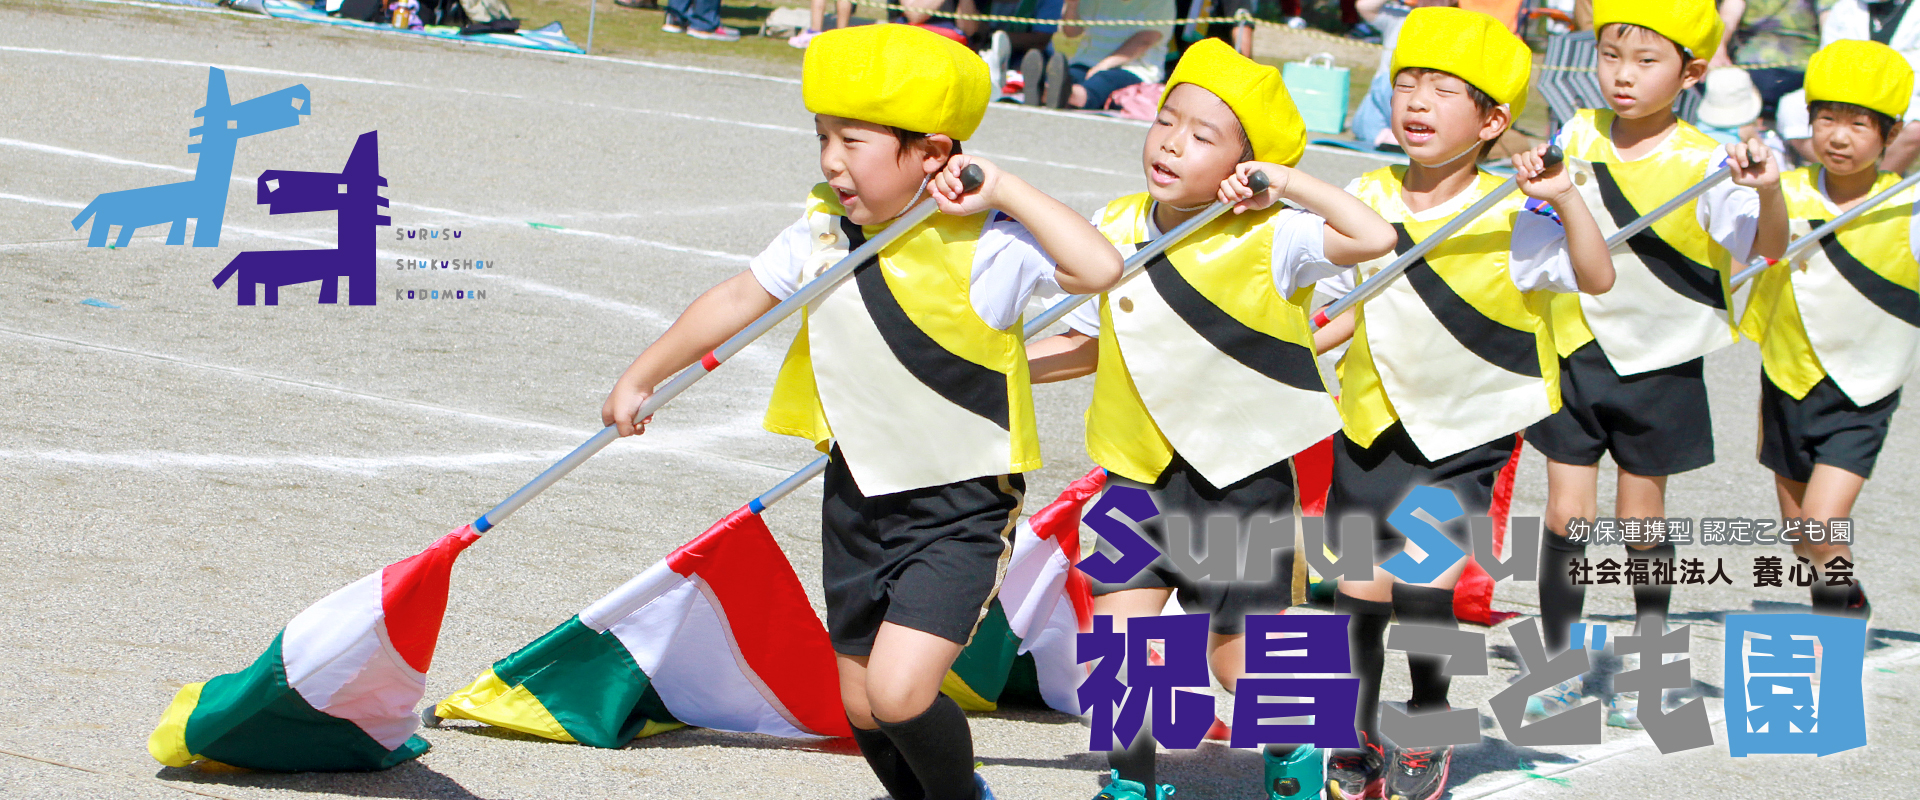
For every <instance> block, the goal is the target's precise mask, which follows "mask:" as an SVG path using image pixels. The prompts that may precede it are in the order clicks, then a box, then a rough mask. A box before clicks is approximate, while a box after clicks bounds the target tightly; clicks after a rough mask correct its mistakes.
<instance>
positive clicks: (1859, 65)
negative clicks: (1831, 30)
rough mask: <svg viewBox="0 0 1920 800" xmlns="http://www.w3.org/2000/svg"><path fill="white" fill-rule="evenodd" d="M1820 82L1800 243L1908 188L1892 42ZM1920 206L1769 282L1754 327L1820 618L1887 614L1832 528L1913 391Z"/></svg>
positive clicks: (1794, 191)
mask: <svg viewBox="0 0 1920 800" xmlns="http://www.w3.org/2000/svg"><path fill="white" fill-rule="evenodd" d="M1806 86H1807V113H1808V116H1809V118H1810V120H1811V122H1812V126H1813V136H1812V141H1811V144H1812V149H1813V154H1814V157H1815V158H1817V159H1819V163H1818V165H1808V166H1806V167H1802V168H1800V169H1796V170H1793V171H1792V172H1788V173H1787V174H1785V175H1782V176H1780V186H1781V188H1782V189H1783V190H1784V191H1785V193H1786V197H1787V213H1788V214H1789V215H1790V216H1791V217H1792V219H1793V232H1794V234H1795V235H1796V236H1799V235H1803V234H1805V233H1807V232H1808V231H1809V230H1811V228H1812V227H1813V226H1816V225H1819V224H1821V222H1822V221H1823V220H1829V219H1832V218H1833V217H1834V215H1836V214H1839V213H1841V212H1844V211H1847V210H1849V209H1851V208H1853V207H1854V206H1856V205H1858V204H1859V203H1860V202H1861V201H1863V200H1865V199H1867V198H1868V197H1871V196H1873V195H1877V194H1879V193H1880V192H1882V191H1884V190H1886V189H1887V188H1888V187H1890V186H1892V185H1893V184H1894V183H1896V182H1897V181H1898V180H1899V179H1900V176H1899V175H1898V174H1897V173H1892V172H1882V171H1880V170H1879V169H1878V168H1877V166H1878V164H1879V160H1880V156H1881V154H1882V153H1883V152H1884V151H1885V148H1886V146H1887V143H1888V142H1891V141H1893V137H1894V136H1895V135H1897V134H1898V133H1899V132H1900V128H1901V123H1900V118H1901V117H1902V116H1904V115H1905V114H1906V111H1907V104H1908V98H1909V97H1910V96H1911V93H1912V91H1913V68H1912V67H1910V66H1908V64H1907V61H1906V59H1904V58H1902V57H1901V55H1900V53H1899V52H1897V51H1895V50H1894V49H1893V48H1891V47H1888V46H1886V45H1884V44H1880V43H1878V42H1869V41H1859V40H1842V41H1838V42H1834V43H1833V44H1830V45H1827V46H1826V47H1824V48H1822V49H1821V50H1820V52H1818V53H1816V54H1814V56H1813V59H1812V60H1811V61H1810V62H1809V63H1808V64H1807V84H1806ZM1916 200H1920V189H1908V190H1905V191H1903V192H1901V193H1900V194H1898V195H1895V196H1894V197H1892V198H1891V199H1889V200H1887V201H1885V202H1884V203H1883V204H1881V205H1879V206H1877V207H1875V209H1874V210H1873V211H1870V212H1868V213H1867V214H1865V215H1864V216H1861V217H1860V218H1859V219H1857V220H1855V221H1853V222H1851V223H1848V224H1847V225H1846V226H1845V227H1843V228H1841V229H1840V230H1839V231H1837V232H1835V233H1834V234H1832V235H1830V236H1828V237H1827V238H1826V239H1825V240H1823V241H1822V242H1821V246H1820V247H1819V248H1818V249H1816V250H1814V251H1813V254H1812V255H1811V256H1809V257H1807V258H1806V259H1805V260H1804V261H1800V262H1797V263H1794V264H1792V265H1791V266H1789V265H1786V264H1778V265H1775V266H1773V267H1772V268H1770V269H1768V270H1767V271H1766V272H1763V273H1761V275H1760V277H1759V278H1757V279H1756V281H1755V285H1754V287H1753V293H1752V294H1751V295H1750V300H1749V301H1748V304H1747V310H1746V314H1745V316H1744V317H1743V318H1742V320H1741V330H1742V332H1744V333H1746V334H1747V336H1748V337H1750V338H1752V339H1753V340H1754V341H1757V342H1759V343H1760V363H1761V365H1762V373H1761V376H1760V463H1761V464H1763V465H1765V466H1766V467H1767V468H1768V469H1770V470H1773V473H1774V487H1775V489H1776V491H1777V492H1778V494H1779V496H1780V516H1781V518H1782V519H1784V520H1789V521H1800V520H1804V522H1803V523H1802V524H1800V525H1799V526H1797V527H1799V531H1798V536H1797V538H1798V539H1799V541H1797V542H1795V543H1794V545H1793V552H1794V555H1795V556H1798V557H1799V558H1800V559H1801V560H1802V561H1805V562H1809V563H1808V564H1803V565H1802V566H1805V567H1808V568H1810V569H1813V570H1816V571H1817V572H1818V574H1819V578H1818V579H1817V580H1815V581H1814V582H1813V585H1812V586H1811V587H1810V588H1811V591H1812V594H1813V598H1812V599H1813V610H1814V613H1817V614H1833V615H1839V616H1852V617H1860V618H1868V617H1871V615H1872V613H1873V607H1872V606H1871V605H1870V604H1868V602H1867V596H1866V593H1865V592H1863V591H1861V588H1860V583H1859V581H1858V580H1851V579H1850V575H1849V579H1847V580H1840V579H1838V578H1839V576H1838V574H1837V573H1843V572H1844V573H1851V571H1852V567H1853V549H1852V547H1851V536H1850V535H1849V537H1848V540H1847V541H1845V542H1843V541H1840V540H1839V538H1838V537H1837V536H1835V535H1834V534H1833V529H1832V526H1831V525H1830V524H1829V523H1830V521H1831V520H1834V519H1836V518H1848V517H1851V516H1852V514H1853V501H1854V500H1855V499H1857V498H1858V497H1859V496H1860V489H1861V488H1862V487H1863V486H1864V485H1865V484H1866V482H1867V478H1868V477H1869V476H1871V475H1872V474H1873V462H1874V459H1875V457H1876V456H1878V455H1879V454H1880V445H1881V443H1882V442H1884V441H1885V440H1886V437H1887V427H1888V425H1889V424H1890V422H1891V419H1892V417H1893V411H1894V409H1896V408H1898V407H1899V406H1900V385H1901V384H1903V383H1905V382H1906V380H1907V378H1908V377H1910V376H1912V375H1913V374H1914V371H1915V369H1916V368H1920V296H1917V295H1916V294H1915V292H1916V289H1920V216H1916V215H1915V214H1914V211H1915V206H1914V203H1915V201H1916ZM1850 533H1851V532H1850V531H1849V534H1850ZM1782 538H1786V535H1784V533H1783V536H1782ZM1829 571H1832V572H1834V573H1836V575H1835V576H1834V579H1829V577H1828V573H1829Z"/></svg>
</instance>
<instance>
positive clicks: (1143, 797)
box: [1093, 769, 1173, 800]
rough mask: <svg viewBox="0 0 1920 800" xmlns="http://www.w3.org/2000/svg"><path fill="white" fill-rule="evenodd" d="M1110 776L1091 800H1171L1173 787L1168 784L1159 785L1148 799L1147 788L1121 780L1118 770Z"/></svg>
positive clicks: (1133, 782) (1138, 783) (1135, 782)
mask: <svg viewBox="0 0 1920 800" xmlns="http://www.w3.org/2000/svg"><path fill="white" fill-rule="evenodd" d="M1111 775H1112V777H1110V778H1108V780H1107V785H1106V786H1103V787H1101V788H1100V793H1099V794H1096V795H1094V796H1093V800H1173V787H1172V786H1170V785H1168V784H1164V783H1163V784H1160V786H1159V787H1157V788H1156V789H1155V790H1154V792H1153V797H1152V798H1148V797H1147V787H1145V786H1141V785H1140V782H1139V781H1123V780H1121V779H1120V770H1117V769H1116V770H1112V771H1111Z"/></svg>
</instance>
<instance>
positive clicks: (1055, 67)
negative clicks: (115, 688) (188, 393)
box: [1041, 53, 1073, 108]
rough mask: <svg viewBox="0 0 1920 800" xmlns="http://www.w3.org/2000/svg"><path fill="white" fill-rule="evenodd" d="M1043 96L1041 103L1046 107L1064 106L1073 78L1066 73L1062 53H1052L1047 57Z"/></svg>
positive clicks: (1065, 64) (1065, 63)
mask: <svg viewBox="0 0 1920 800" xmlns="http://www.w3.org/2000/svg"><path fill="white" fill-rule="evenodd" d="M1045 84H1046V86H1045V96H1043V97H1042V98H1041V102H1042V104H1044V105H1045V106H1046V107H1048V108H1066V107H1067V96H1068V95H1070V94H1072V92H1073V78H1071V77H1069V76H1068V75H1067V57H1066V55H1065V54H1063V53H1054V54H1053V57H1052V58H1049V59H1047V78H1046V81H1045Z"/></svg>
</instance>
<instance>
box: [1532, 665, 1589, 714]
mask: <svg viewBox="0 0 1920 800" xmlns="http://www.w3.org/2000/svg"><path fill="white" fill-rule="evenodd" d="M1586 690H1587V687H1586V681H1585V680H1584V679H1583V677H1582V676H1579V675H1575V676H1573V677H1571V678H1568V679H1566V680H1564V681H1561V682H1559V683H1557V684H1554V686H1553V687H1552V688H1550V689H1548V690H1546V691H1544V692H1541V693H1540V694H1537V695H1534V696H1532V697H1529V698H1527V713H1526V718H1525V719H1526V721H1527V722H1537V721H1539V720H1541V719H1545V718H1547V717H1551V716H1553V715H1555V714H1558V713H1560V712H1562V711H1565V710H1567V709H1569V708H1572V707H1574V706H1577V705H1579V704H1580V701H1581V699H1583V697H1584V696H1585V695H1586Z"/></svg>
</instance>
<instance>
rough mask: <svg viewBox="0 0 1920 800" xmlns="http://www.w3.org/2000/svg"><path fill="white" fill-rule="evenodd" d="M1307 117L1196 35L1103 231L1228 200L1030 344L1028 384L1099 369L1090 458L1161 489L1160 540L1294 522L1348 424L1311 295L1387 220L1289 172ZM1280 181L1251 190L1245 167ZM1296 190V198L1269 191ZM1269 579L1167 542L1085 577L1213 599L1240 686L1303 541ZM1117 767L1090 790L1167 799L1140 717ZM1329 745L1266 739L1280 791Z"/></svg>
mask: <svg viewBox="0 0 1920 800" xmlns="http://www.w3.org/2000/svg"><path fill="white" fill-rule="evenodd" d="M1304 147H1305V128H1304V125H1303V123H1302V122H1301V120H1300V116H1299V113H1298V112H1297V111H1296V110H1295V109H1294V106H1293V101H1292V99H1291V98H1289V97H1288V95H1287V90H1286V86H1285V85H1284V84H1283V83H1281V80H1280V73H1279V71H1278V70H1276V69H1274V68H1272V67H1268V66H1262V65H1260V64H1257V63H1255V62H1253V61H1252V60H1250V59H1247V58H1245V57H1243V56H1241V55H1239V54H1238V53H1235V52H1234V51H1233V49H1232V48H1231V47H1229V46H1228V45H1227V44H1226V43H1225V42H1222V41H1220V40H1218V39H1205V40H1201V41H1199V42H1196V43H1195V44H1194V45H1193V46H1192V47H1189V48H1188V49H1187V52H1186V54H1185V55H1184V56H1183V57H1182V58H1181V60H1180V63H1179V65H1178V66H1177V67H1176V68H1175V69H1174V72H1173V76H1172V78H1171V79H1170V80H1169V81H1168V82H1167V92H1166V94H1165V95H1164V96H1163V97H1162V99H1161V105H1160V109H1159V113H1158V116H1157V117H1156V118H1155V119H1154V123H1153V125H1152V127H1150V128H1149V129H1148V131H1147V141H1146V147H1145V149H1144V151H1143V152H1142V154H1141V168H1142V170H1144V171H1145V172H1146V176H1147V190H1146V191H1144V192H1141V193H1139V194H1135V195H1130V196H1127V197H1123V198H1120V199H1119V200H1115V201H1113V202H1111V203H1108V204H1107V205H1106V207H1104V208H1102V209H1101V210H1100V211H1099V212H1098V213H1096V214H1095V215H1094V221H1095V223H1096V224H1097V225H1098V226H1099V228H1100V231H1101V232H1102V233H1103V234H1105V235H1106V237H1107V238H1108V239H1109V240H1111V241H1113V242H1114V243H1116V244H1118V245H1120V246H1121V247H1123V248H1125V249H1127V250H1129V251H1131V250H1132V248H1133V247H1134V246H1135V245H1136V244H1139V243H1142V242H1147V241H1151V240H1153V239H1154V238H1156V237H1158V236H1160V234H1161V232H1163V231H1166V230H1170V229H1172V228H1173V227H1174V226H1175V225H1178V224H1180V223H1181V222H1183V221H1185V220H1187V219H1188V218H1190V217H1192V216H1193V215H1195V214H1197V213H1199V212H1200V211H1201V210H1202V209H1205V208H1206V207H1207V206H1208V205H1209V204H1211V203H1213V202H1214V201H1215V200H1216V199H1218V200H1219V201H1220V202H1225V203H1235V204H1236V205H1235V207H1234V213H1233V214H1231V215H1225V216H1222V217H1221V218H1219V219H1217V220H1215V221H1214V222H1212V223H1210V224H1209V225H1207V226H1206V227H1203V228H1201V229H1200V230H1198V231H1196V232H1194V233H1193V234H1192V235H1191V236H1189V237H1188V238H1187V239H1186V240H1185V241H1183V242H1181V243H1180V244H1177V245H1174V246H1173V248H1172V249H1170V250H1169V251H1168V252H1167V254H1166V255H1165V257H1164V258H1163V259H1161V260H1157V261H1155V262H1154V263H1153V264H1152V265H1150V266H1149V267H1148V268H1147V269H1146V272H1145V274H1142V275H1138V276H1136V277H1135V278H1133V279H1132V280H1129V281H1128V282H1127V283H1126V284H1124V285H1122V286H1120V287H1119V288H1117V289H1114V290H1112V291H1111V292H1108V293H1107V294H1105V295H1103V296H1101V298H1100V301H1099V303H1098V304H1097V305H1096V304H1094V303H1088V304H1086V305H1083V306H1081V307H1080V308H1079V309H1077V310H1076V311H1075V313H1074V314H1073V315H1071V316H1069V317H1068V326H1069V327H1070V328H1071V331H1070V332H1068V333H1066V334H1063V335H1060V336H1054V337H1050V338H1048V339H1044V340H1041V341H1039V342H1035V343H1034V344H1033V345H1032V346H1031V347H1029V348H1028V353H1029V355H1030V356H1031V357H1032V358H1033V375H1034V380H1035V381H1036V382H1043V383H1044V382H1050V381H1058V380H1066V379H1069V378H1075V377H1080V376H1082V375H1086V374H1088V373H1095V372H1097V376H1096V378H1095V380H1094V391H1093V404H1092V405H1091V406H1090V407H1088V409H1087V414H1086V418H1087V454H1088V455H1089V456H1091V457H1092V458H1093V460H1094V461H1095V462H1096V463H1098V464H1100V465H1101V466H1102V467H1105V468H1106V469H1107V475H1108V477H1107V480H1108V482H1109V487H1110V488H1113V487H1129V488H1134V489H1142V490H1146V491H1148V492H1150V493H1151V494H1152V496H1153V498H1154V501H1155V503H1156V505H1157V506H1158V508H1159V511H1160V514H1161V516H1160V517H1158V518H1156V519H1155V520H1153V521H1150V522H1147V523H1146V524H1144V525H1142V526H1141V527H1142V528H1143V529H1144V532H1145V533H1146V535H1147V537H1148V538H1149V539H1150V540H1152V541H1153V542H1154V543H1155V544H1156V545H1157V546H1159V547H1160V549H1161V550H1162V552H1165V551H1166V549H1167V540H1166V532H1165V526H1164V524H1163V523H1164V520H1165V519H1166V517H1167V516H1168V515H1181V516H1185V517H1186V518H1188V519H1189V520H1192V522H1193V525H1194V527H1195V529H1196V530H1198V529H1200V528H1201V527H1202V526H1203V525H1204V524H1205V520H1206V518H1207V517H1208V516H1209V515H1212V514H1227V515H1231V516H1233V517H1236V518H1238V519H1240V520H1241V522H1242V523H1243V525H1244V523H1245V522H1246V521H1247V520H1249V519H1252V518H1253V517H1255V516H1259V517H1264V518H1288V517H1290V516H1291V515H1292V514H1293V510H1294V505H1295V499H1296V498H1295V496H1294V474H1293V466H1292V462H1291V457H1292V455H1293V454H1294V453H1297V452H1299V451H1301V450H1303V449H1305V448H1307V447H1308V446H1310V445H1312V444H1313V443H1315V442H1317V441H1319V440H1321V439H1323V438H1325V437H1326V436H1327V435H1328V434H1330V433H1332V432H1333V431H1334V430H1335V429H1336V428H1338V427H1339V426H1340V416H1339V411H1338V410H1337V409H1336V408H1335V407H1334V404H1333V400H1332V399H1331V398H1330V397H1329V396H1328V394H1327V387H1326V385H1325V383H1324V381H1322V380H1321V377H1320V373H1319V370H1318V368H1317V367H1316V366H1315V364H1314V359H1313V350H1312V337H1311V330H1312V329H1311V327H1310V326H1309V323H1308V321H1307V316H1306V306H1305V304H1306V302H1307V301H1308V300H1309V299H1310V298H1311V296H1312V290H1313V285H1314V281H1316V280H1318V279H1320V278H1323V277H1326V276H1328V275H1332V274H1334V273H1336V272H1338V271H1340V270H1343V269H1346V267H1344V266H1340V265H1345V264H1353V263H1357V262H1360V261H1366V260H1368V259H1371V258H1374V257H1377V256H1379V255H1380V254H1382V253H1385V252H1387V251H1388V250H1389V249H1390V248H1391V247H1392V246H1393V229H1392V228H1390V227H1388V226H1387V224H1386V222H1385V221H1384V220H1382V219H1381V218H1380V215H1378V214H1375V213H1373V211H1371V210H1369V209H1368V208H1367V207H1366V206H1365V205H1362V204H1361V203H1360V202H1359V201H1358V200H1355V199H1354V198H1353V197H1352V196H1351V195H1348V194H1346V193H1344V192H1341V191H1340V190H1339V189H1336V188H1334V187H1332V186H1330V185H1328V184H1327V183H1325V182H1323V181H1321V180H1319V179H1316V178H1314V177H1313V176H1311V175H1307V174H1306V173H1303V172H1300V171H1298V170H1296V169H1294V168H1293V165H1294V164H1296V163H1298V162H1299V160H1300V156H1301V154H1302V152H1303V151H1304ZM1255 171H1259V172H1264V173H1266V175H1267V178H1268V179H1269V180H1270V181H1271V187H1270V188H1269V189H1268V190H1267V191H1266V192H1265V193H1263V194H1258V195H1256V194H1254V193H1253V191H1252V190H1251V189H1250V188H1249V187H1248V186H1247V177H1248V176H1249V175H1251V174H1252V173H1253V172H1255ZM1281 200H1286V201H1288V202H1290V203H1293V204H1295V205H1297V206H1299V207H1300V208H1288V207H1284V206H1280V205H1277V203H1278V201H1281ZM1273 569H1274V576H1275V577H1274V580H1273V581H1272V582H1270V583H1267V584H1261V583H1242V582H1234V581H1223V582H1216V581H1211V580H1195V579H1194V578H1192V577H1189V576H1186V575H1182V574H1181V573H1180V572H1179V571H1178V570H1177V569H1175V568H1174V567H1172V566H1171V565H1170V564H1169V562H1168V561H1167V560H1166V558H1165V557H1164V556H1163V557H1162V558H1161V559H1160V560H1158V561H1155V562H1154V563H1153V565H1151V566H1149V567H1148V568H1147V569H1145V570H1143V571H1142V572H1141V573H1140V574H1139V575H1138V576H1136V577H1135V578H1134V579H1132V580H1130V581H1128V582H1126V583H1120V584H1110V583H1100V582H1098V581H1096V582H1094V588H1093V592H1094V601H1093V603H1094V604H1093V611H1094V613H1095V614H1110V615H1113V616H1114V617H1115V618H1116V626H1115V627H1117V628H1122V629H1124V627H1125V620H1126V619H1127V618H1130V617H1142V616H1155V615H1158V614H1159V613H1160V612H1161V609H1162V608H1163V607H1164V606H1165V605H1166V603H1167V598H1168V596H1169V595H1173V594H1177V595H1178V596H1179V598H1180V602H1181V604H1182V605H1183V606H1184V607H1186V608H1187V610H1188V611H1190V612H1194V613H1199V612H1202V611H1204V612H1206V613H1208V614H1210V615H1211V617H1212V619H1211V629H1212V631H1211V636H1209V641H1208V652H1209V657H1210V659H1211V661H1212V666H1213V671H1214V675H1215V676H1216V677H1217V678H1218V679H1219V681H1220V683H1221V685H1222V686H1224V687H1225V688H1226V689H1227V690H1228V691H1232V690H1233V688H1234V686H1235V684H1236V682H1237V681H1238V679H1239V677H1240V675H1241V674H1242V671H1243V667H1244V660H1245V641H1244V638H1245V622H1244V619H1245V617H1246V615H1248V614H1256V613H1279V612H1281V611H1283V610H1285V609H1286V607H1287V606H1289V605H1291V604H1292V597H1293V589H1292V577H1293V569H1292V549H1291V548H1287V549H1285V550H1283V551H1280V552H1278V553H1277V554H1276V557H1275V563H1274V565H1273ZM1107 760H1108V764H1109V765H1110V767H1111V768H1112V774H1113V780H1112V781H1111V782H1110V783H1108V784H1107V787H1106V789H1105V790H1104V791H1103V792H1102V793H1101V794H1100V795H1099V796H1100V797H1102V798H1112V800H1164V798H1166V797H1168V796H1170V795H1172V793H1173V789H1172V787H1171V786H1167V785H1162V784H1156V782H1155V780H1154V743H1153V740H1152V739H1151V738H1150V735H1149V734H1148V733H1147V732H1146V731H1144V730H1143V731H1142V733H1141V736H1140V738H1139V739H1137V740H1136V741H1135V743H1134V745H1133V747H1131V748H1130V749H1127V750H1115V751H1113V752H1110V753H1109V754H1108V756H1107ZM1320 762H1321V756H1320V751H1319V750H1317V749H1316V748H1314V747H1311V746H1299V747H1293V746H1284V745H1273V746H1269V747H1268V748H1267V749H1266V775H1265V778H1264V780H1263V784H1264V787H1265V791H1266V793H1267V794H1266V796H1267V797H1268V798H1270V799H1271V800H1283V799H1284V800H1294V799H1296V798H1309V797H1316V796H1318V794H1319V788H1320V784H1321V771H1320V769H1321V768H1320Z"/></svg>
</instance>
